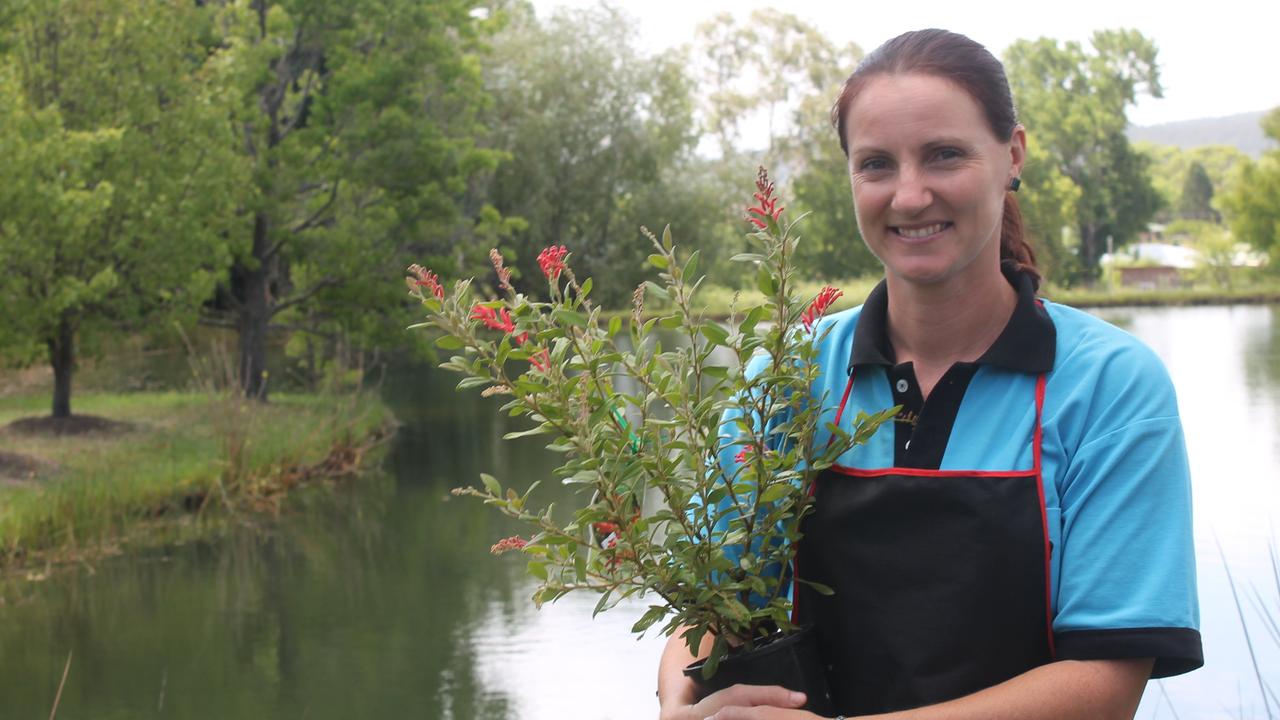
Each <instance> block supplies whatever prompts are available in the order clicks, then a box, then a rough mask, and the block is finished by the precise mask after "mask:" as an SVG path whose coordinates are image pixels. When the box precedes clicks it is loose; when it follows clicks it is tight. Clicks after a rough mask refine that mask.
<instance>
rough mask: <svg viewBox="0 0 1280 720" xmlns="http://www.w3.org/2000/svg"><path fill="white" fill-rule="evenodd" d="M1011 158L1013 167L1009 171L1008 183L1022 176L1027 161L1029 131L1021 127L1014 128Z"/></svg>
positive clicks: (1010, 149)
mask: <svg viewBox="0 0 1280 720" xmlns="http://www.w3.org/2000/svg"><path fill="white" fill-rule="evenodd" d="M1009 156H1010V159H1011V160H1012V167H1011V168H1010V169H1009V177H1008V178H1006V181H1007V180H1012V179H1014V178H1016V177H1018V176H1019V175H1021V174H1022V167H1023V164H1024V163H1026V161H1027V130H1026V128H1024V127H1022V126H1021V125H1015V126H1014V127H1013V135H1012V136H1010V138H1009Z"/></svg>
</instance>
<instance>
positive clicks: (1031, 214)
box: [1016, 133, 1081, 282]
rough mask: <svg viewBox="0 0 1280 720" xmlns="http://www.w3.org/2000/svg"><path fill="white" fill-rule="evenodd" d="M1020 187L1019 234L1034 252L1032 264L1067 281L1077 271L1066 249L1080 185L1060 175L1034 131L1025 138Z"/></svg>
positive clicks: (1049, 275) (1072, 255)
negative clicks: (1021, 234)
mask: <svg viewBox="0 0 1280 720" xmlns="http://www.w3.org/2000/svg"><path fill="white" fill-rule="evenodd" d="M1021 177H1022V187H1021V188H1020V190H1019V192H1018V194H1017V196H1016V199H1017V201H1018V208H1019V210H1020V211H1021V212H1022V227H1023V233H1024V235H1025V237H1026V239H1027V241H1028V242H1029V243H1030V244H1031V248H1032V250H1033V251H1035V254H1036V264H1037V265H1038V266H1039V268H1040V272H1041V273H1042V275H1043V276H1044V277H1045V278H1046V279H1049V280H1054V281H1067V282H1069V281H1070V279H1071V278H1073V277H1077V276H1079V274H1080V270H1079V261H1078V259H1077V257H1076V256H1075V255H1074V254H1072V253H1071V252H1070V251H1069V250H1068V249H1067V242H1066V236H1068V235H1070V234H1071V233H1072V231H1073V230H1074V225H1073V224H1074V221H1075V217H1076V214H1075V213H1076V206H1077V204H1078V203H1079V202H1080V195H1081V193H1080V188H1079V187H1078V186H1076V184H1075V183H1073V182H1071V179H1070V178H1068V177H1067V176H1065V175H1063V174H1062V171H1061V169H1059V167H1058V165H1057V164H1056V163H1055V162H1054V161H1053V158H1052V157H1051V156H1050V155H1049V152H1048V150H1046V149H1045V148H1044V147H1043V146H1042V145H1041V143H1040V140H1039V138H1038V137H1036V136H1035V134H1034V133H1032V134H1030V137H1028V138H1027V158H1026V162H1024V163H1023V166H1022V176H1021Z"/></svg>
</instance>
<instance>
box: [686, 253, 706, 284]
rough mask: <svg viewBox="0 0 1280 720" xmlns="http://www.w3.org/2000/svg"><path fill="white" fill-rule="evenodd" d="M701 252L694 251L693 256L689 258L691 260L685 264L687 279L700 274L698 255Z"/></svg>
mask: <svg viewBox="0 0 1280 720" xmlns="http://www.w3.org/2000/svg"><path fill="white" fill-rule="evenodd" d="M701 252H702V251H701V250H694V251H693V254H692V255H690V256H689V260H688V261H686V262H685V264H684V276H685V277H686V278H691V277H693V274H694V273H696V272H698V255H699V253H701Z"/></svg>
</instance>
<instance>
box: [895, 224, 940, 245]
mask: <svg viewBox="0 0 1280 720" xmlns="http://www.w3.org/2000/svg"><path fill="white" fill-rule="evenodd" d="M952 225H953V223H951V222H949V221H946V220H939V221H937V222H931V223H912V224H910V225H890V226H889V232H890V233H891V234H892V235H893V236H894V237H896V238H898V239H899V240H903V241H905V242H928V241H929V240H932V239H934V238H936V237H937V236H939V235H941V234H942V233H944V232H946V231H947V229H948V228H950V227H951V226H952ZM935 227H936V228H937V229H936V230H934V231H933V232H930V233H929V234H928V235H916V234H912V235H905V234H903V231H904V230H905V231H908V232H912V233H918V232H919V231H921V230H928V229H930V228H935Z"/></svg>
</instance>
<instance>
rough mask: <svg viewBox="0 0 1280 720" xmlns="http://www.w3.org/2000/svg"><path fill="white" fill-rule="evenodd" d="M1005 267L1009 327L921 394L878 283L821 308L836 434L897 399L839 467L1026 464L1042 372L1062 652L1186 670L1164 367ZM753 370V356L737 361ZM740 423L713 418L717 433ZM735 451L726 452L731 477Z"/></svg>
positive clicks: (1134, 343)
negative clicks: (891, 418) (850, 304)
mask: <svg viewBox="0 0 1280 720" xmlns="http://www.w3.org/2000/svg"><path fill="white" fill-rule="evenodd" d="M1006 277H1007V278H1008V279H1009V281H1010V282H1011V283H1012V284H1013V286H1014V287H1015V289H1016V290H1017V292H1018V303H1017V306H1016V307H1015V310H1014V312H1013V315H1012V316H1011V318H1010V320H1009V323H1008V325H1007V326H1006V327H1005V329H1004V331H1003V332H1002V334H1001V335H1000V336H999V338H998V339H997V341H996V342H995V343H994V344H993V345H992V347H991V349H990V350H988V352H987V353H986V354H984V355H983V357H982V358H979V359H978V360H977V361H976V362H974V363H957V364H956V366H954V367H952V368H951V369H950V370H949V371H948V372H947V373H946V374H945V375H944V376H943V378H942V379H941V380H940V381H939V382H938V384H937V385H936V386H935V388H934V390H933V391H932V392H931V393H930V396H929V398H928V400H927V401H922V400H921V399H920V397H919V389H918V387H917V386H916V385H915V378H914V373H913V372H912V368H911V367H910V364H909V363H902V364H899V363H896V362H895V361H894V358H893V350H892V347H891V346H890V343H889V340H888V333H887V324H886V321H885V315H886V308H887V291H886V288H885V285H884V283H881V284H880V285H879V286H878V287H877V288H876V289H875V290H874V291H873V292H872V293H871V295H870V296H869V297H868V298H867V300H866V302H865V303H864V304H863V305H862V306H860V307H857V308H853V309H851V310H847V311H844V312H841V313H836V314H834V315H831V316H829V317H827V318H824V319H823V321H822V324H821V325H820V326H819V329H818V334H819V337H822V340H821V344H820V346H819V358H820V360H819V362H820V364H821V368H822V373H821V375H820V377H819V379H818V382H817V384H816V386H815V387H814V388H813V395H814V397H815V398H820V399H821V401H822V403H823V406H824V407H825V408H826V410H825V413H826V416H824V418H823V421H824V424H825V422H827V421H831V420H834V416H835V411H836V406H837V404H838V403H839V400H840V397H841V395H842V393H843V392H844V389H845V385H846V382H847V381H848V379H849V374H850V373H851V372H852V373H854V375H855V381H854V385H853V391H852V394H851V395H850V398H849V402H848V406H847V407H846V409H845V412H844V415H843V419H842V423H843V424H844V426H845V428H846V429H848V428H849V423H850V419H851V418H854V417H856V416H857V414H858V412H859V411H863V412H867V413H874V412H879V411H880V410H882V409H884V408H887V407H891V406H894V405H903V406H904V410H903V412H902V413H900V414H899V417H898V419H897V421H895V422H894V423H886V424H885V425H882V426H881V427H880V429H879V430H878V431H877V432H876V434H875V435H874V436H872V438H871V439H870V441H869V442H868V443H866V444H865V445H861V446H858V447H855V448H853V449H851V450H850V451H848V452H847V453H845V454H844V455H843V456H842V457H841V458H840V461H839V464H840V465H844V466H846V467H850V468H857V469H881V468H890V467H914V468H932V469H941V470H979V471H1007V470H1029V469H1032V468H1033V467H1034V458H1033V450H1032V439H1033V435H1034V430H1035V422H1036V408H1035V388H1036V381H1037V378H1038V376H1039V375H1040V374H1042V373H1043V374H1045V375H1046V386H1045V399H1044V411H1043V417H1042V429H1043V440H1042V453H1043V455H1042V461H1041V463H1042V477H1043V484H1044V492H1045V504H1046V510H1047V519H1048V525H1049V528H1048V530H1049V539H1050V541H1051V543H1052V552H1051V563H1050V594H1051V599H1052V608H1051V610H1052V614H1053V632H1054V641H1055V646H1056V650H1057V658H1058V659H1062V660H1068V659H1076V660H1087V659H1115V658H1141V657H1154V658H1155V659H1156V663H1155V667H1154V669H1153V671H1152V676H1153V677H1166V676H1169V675H1176V674H1179V673H1183V672H1187V671H1190V670H1193V669H1195V668H1197V667H1199V666H1200V665H1202V664H1203V656H1202V651H1201V646H1200V635H1199V631H1198V628H1199V607H1198V600H1197V595H1196V575H1195V554H1194V547H1193V541H1192V526H1191V484H1190V476H1189V470H1188V465H1187V456H1186V449H1185V444H1184V441H1183V435H1182V424H1181V421H1180V420H1179V417H1178V406H1177V400H1176V398H1175V396H1174V390H1173V385H1172V383H1171V381H1170V379H1169V376H1168V373H1167V372H1166V370H1165V368H1164V366H1163V364H1162V363H1161V362H1160V360H1159V358H1157V357H1156V355H1155V353H1153V352H1152V351H1151V350H1150V349H1149V348H1147V347H1146V346H1145V345H1143V344H1142V343H1141V342H1139V341H1138V340H1137V339H1136V338H1134V337H1133V336H1132V335H1129V334H1128V333H1126V332H1124V331H1122V330H1120V329H1118V328H1116V327H1114V326H1112V325H1110V324H1108V323H1106V322H1104V321H1102V320H1099V319H1097V318H1095V317H1093V316H1091V315H1088V314H1086V313H1083V312H1080V311H1078V310H1075V309H1073V308H1070V307H1067V306H1064V305H1058V304H1056V303H1053V302H1050V301H1048V300H1043V301H1041V302H1039V303H1038V302H1037V300H1036V297H1035V287H1034V285H1033V283H1032V281H1031V279H1030V277H1028V276H1026V275H1023V274H1020V273H1016V272H1013V271H1012V270H1009V271H1007V272H1006ZM828 329H829V331H828ZM822 333H826V334H825V336H823V335H822ZM763 365H764V359H763V358H758V359H756V360H753V362H752V363H751V364H749V365H748V370H747V372H748V373H752V372H758V371H759V370H760V369H762V368H763ZM726 420H731V418H726ZM736 434H737V431H736V430H734V429H733V426H732V424H731V423H726V424H725V425H724V426H723V428H722V436H725V437H733V436H735V435H736ZM818 442H820V443H824V442H826V440H825V438H822V437H820V438H819V439H818ZM736 451H737V446H729V447H727V448H726V449H725V450H724V451H723V452H722V453H721V462H722V464H723V465H724V467H725V470H726V471H727V472H732V470H733V464H734V460H733V454H734V453H735V452H736ZM940 540H943V539H941V538H940Z"/></svg>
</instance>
